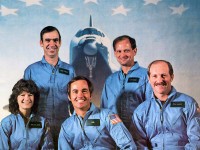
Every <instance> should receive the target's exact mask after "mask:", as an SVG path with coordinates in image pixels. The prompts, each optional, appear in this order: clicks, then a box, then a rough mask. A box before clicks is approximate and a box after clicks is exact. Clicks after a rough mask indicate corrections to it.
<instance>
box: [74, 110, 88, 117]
mask: <svg viewBox="0 0 200 150" xmlns="http://www.w3.org/2000/svg"><path fill="white" fill-rule="evenodd" d="M75 111H76V114H77V115H79V116H81V117H82V118H84V117H85V115H86V113H87V111H83V110H76V109H75Z"/></svg>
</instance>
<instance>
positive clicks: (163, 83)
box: [154, 81, 167, 86]
mask: <svg viewBox="0 0 200 150" xmlns="http://www.w3.org/2000/svg"><path fill="white" fill-rule="evenodd" d="M154 85H155V86H157V85H162V86H166V85H167V83H166V82H165V81H163V82H159V83H155V84H154Z"/></svg>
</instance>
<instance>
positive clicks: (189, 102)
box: [175, 92, 197, 106]
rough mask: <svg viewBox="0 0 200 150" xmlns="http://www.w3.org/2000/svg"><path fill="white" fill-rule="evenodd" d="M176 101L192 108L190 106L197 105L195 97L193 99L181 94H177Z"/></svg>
mask: <svg viewBox="0 0 200 150" xmlns="http://www.w3.org/2000/svg"><path fill="white" fill-rule="evenodd" d="M175 100H178V101H184V102H185V105H187V106H190V105H193V104H195V105H196V103H197V102H196V100H195V99H194V98H193V97H191V96H189V95H187V94H185V93H181V92H176V98H175Z"/></svg>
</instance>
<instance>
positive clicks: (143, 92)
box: [101, 62, 152, 131]
mask: <svg viewBox="0 0 200 150" xmlns="http://www.w3.org/2000/svg"><path fill="white" fill-rule="evenodd" d="M151 93H152V88H151V86H150V84H149V82H148V76H147V69H145V68H142V67H140V66H139V64H138V62H135V64H134V66H133V67H132V68H131V69H130V70H129V71H128V73H127V75H124V73H123V71H122V70H120V71H117V72H115V73H113V74H111V75H110V76H109V77H108V78H107V79H106V82H105V85H104V88H103V91H102V96H101V108H108V109H111V110H112V111H113V112H114V113H117V114H118V115H119V117H120V118H121V119H122V121H123V123H124V125H125V126H126V127H127V129H128V130H129V131H130V130H131V129H130V124H131V122H132V119H131V116H132V114H133V112H134V110H135V109H136V108H137V106H138V105H139V104H140V103H142V102H143V101H144V100H145V99H146V98H148V97H150V95H151Z"/></svg>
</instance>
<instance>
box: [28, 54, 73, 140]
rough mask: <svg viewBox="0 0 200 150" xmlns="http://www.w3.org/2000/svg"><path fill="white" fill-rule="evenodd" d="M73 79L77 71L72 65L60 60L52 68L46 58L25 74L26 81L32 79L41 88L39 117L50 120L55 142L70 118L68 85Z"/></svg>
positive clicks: (29, 67) (33, 65)
mask: <svg viewBox="0 0 200 150" xmlns="http://www.w3.org/2000/svg"><path fill="white" fill-rule="evenodd" d="M73 77H75V71H74V68H73V67H72V66H71V65H69V64H67V63H65V62H63V61H61V60H60V59H59V60H58V63H57V65H56V66H52V65H50V64H49V63H48V62H47V61H46V60H45V59H44V57H43V58H42V60H41V61H38V62H36V63H33V64H31V65H30V66H28V67H27V68H26V70H25V72H24V79H32V80H33V81H34V82H35V83H36V84H37V86H38V87H39V90H40V100H39V106H38V115H40V116H43V117H45V118H47V119H48V120H49V124H50V127H51V132H52V136H53V139H54V140H57V139H58V135H59V132H60V127H61V124H62V123H63V122H64V120H65V119H66V118H68V117H69V110H68V103H69V100H68V95H67V84H68V82H69V81H70V80H71V79H72V78H73ZM55 143H57V141H55Z"/></svg>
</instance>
